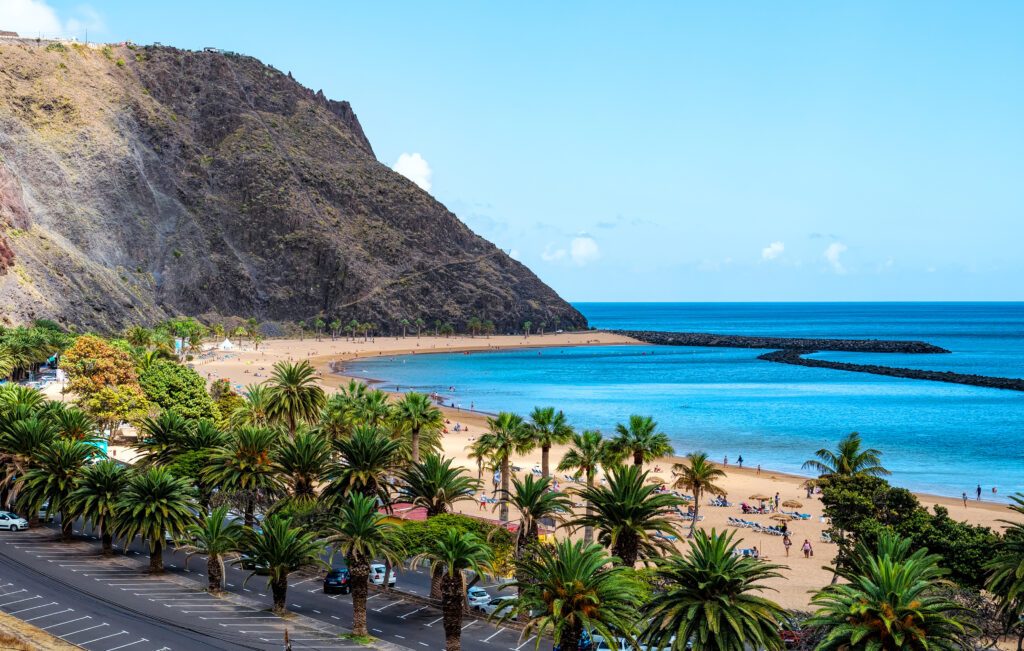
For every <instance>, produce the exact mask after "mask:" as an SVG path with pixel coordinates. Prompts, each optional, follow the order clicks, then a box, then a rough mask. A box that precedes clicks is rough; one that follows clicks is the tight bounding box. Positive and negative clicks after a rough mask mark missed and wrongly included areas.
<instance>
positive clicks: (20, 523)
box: [0, 511, 28, 531]
mask: <svg viewBox="0 0 1024 651" xmlns="http://www.w3.org/2000/svg"><path fill="white" fill-rule="evenodd" d="M0 529H5V530H7V531H25V530H26V529H28V520H26V519H25V518H23V517H21V516H20V515H17V514H15V513H11V512H10V511H0Z"/></svg>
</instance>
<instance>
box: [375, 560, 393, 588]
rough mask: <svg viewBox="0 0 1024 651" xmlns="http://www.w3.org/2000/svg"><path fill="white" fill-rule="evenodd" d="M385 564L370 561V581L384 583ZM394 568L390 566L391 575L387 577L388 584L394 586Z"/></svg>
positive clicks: (376, 583) (377, 583)
mask: <svg viewBox="0 0 1024 651" xmlns="http://www.w3.org/2000/svg"><path fill="white" fill-rule="evenodd" d="M387 569H388V568H387V566H386V565H384V563H372V564H371V565H370V583H372V584H374V585H384V575H385V574H387ZM396 581H397V579H396V578H395V568H391V576H390V577H389V578H388V586H389V587H392V588H393V587H395V582H396Z"/></svg>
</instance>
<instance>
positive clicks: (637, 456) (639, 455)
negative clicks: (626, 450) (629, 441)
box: [633, 450, 644, 466]
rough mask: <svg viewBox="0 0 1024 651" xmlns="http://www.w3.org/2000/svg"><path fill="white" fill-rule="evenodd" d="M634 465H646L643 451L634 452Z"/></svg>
mask: <svg viewBox="0 0 1024 651" xmlns="http://www.w3.org/2000/svg"><path fill="white" fill-rule="evenodd" d="M633 465H634V466H642V465H644V453H643V450H633Z"/></svg>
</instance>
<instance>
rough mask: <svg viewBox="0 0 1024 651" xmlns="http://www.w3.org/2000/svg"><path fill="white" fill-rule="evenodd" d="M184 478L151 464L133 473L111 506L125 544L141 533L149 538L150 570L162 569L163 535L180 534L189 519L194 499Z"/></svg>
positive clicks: (193, 506) (161, 570) (192, 510)
mask: <svg viewBox="0 0 1024 651" xmlns="http://www.w3.org/2000/svg"><path fill="white" fill-rule="evenodd" d="M190 492H191V491H190V488H189V485H188V480H187V479H179V478H177V477H175V476H174V475H172V474H171V473H170V472H169V471H168V470H167V469H166V468H150V469H148V470H142V471H139V472H138V473H135V474H133V475H132V476H131V477H130V478H129V479H128V484H127V485H126V486H125V488H124V490H123V491H122V492H121V497H120V498H119V499H118V500H117V504H116V506H115V507H114V510H115V512H116V513H117V522H116V524H115V526H116V529H117V533H118V534H119V535H120V536H121V537H122V538H124V539H125V545H126V546H127V545H128V543H130V542H131V541H132V539H134V538H135V536H138V535H141V536H142V538H143V539H144V540H147V541H148V542H149V571H150V572H152V573H153V574H160V573H162V572H163V571H164V556H163V551H164V536H165V535H170V536H172V537H181V535H182V534H183V533H184V532H185V529H186V528H187V527H188V525H189V524H191V523H192V521H193V518H194V517H195V516H194V515H193V512H194V510H195V506H196V505H195V503H194V502H193V501H192V497H191V495H190Z"/></svg>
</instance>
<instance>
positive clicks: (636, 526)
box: [569, 465, 683, 568]
mask: <svg viewBox="0 0 1024 651" xmlns="http://www.w3.org/2000/svg"><path fill="white" fill-rule="evenodd" d="M580 496H581V497H582V498H583V499H585V500H587V502H589V503H590V505H591V511H590V512H588V513H586V514H584V515H582V516H580V517H577V518H576V519H574V520H573V521H571V522H570V523H569V524H570V525H571V526H575V527H580V526H588V525H589V526H591V527H594V529H596V530H597V532H598V540H599V541H600V542H601V544H602V545H604V546H605V547H608V548H609V549H610V550H611V551H612V554H613V555H614V556H616V557H618V558H620V559H622V563H623V564H624V565H625V566H626V567H630V568H631V567H633V565H635V564H636V562H637V560H639V559H641V558H648V557H651V556H656V555H658V554H660V553H662V552H663V551H665V550H666V549H669V548H670V546H669V545H668V543H667V541H666V539H665V537H666V536H670V535H677V532H676V530H675V527H674V526H673V524H672V522H671V520H670V519H669V516H670V515H671V514H672V513H673V512H674V511H675V510H676V509H677V508H678V507H679V505H680V504H683V501H682V500H680V499H679V498H677V497H675V496H674V495H670V494H668V493H659V492H658V487H657V486H655V485H654V484H651V483H648V482H647V473H646V472H643V471H642V470H641V468H640V466H635V465H634V466H617V467H615V468H612V470H611V472H609V473H608V485H607V486H596V487H594V488H585V489H583V490H582V491H581V492H580Z"/></svg>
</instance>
